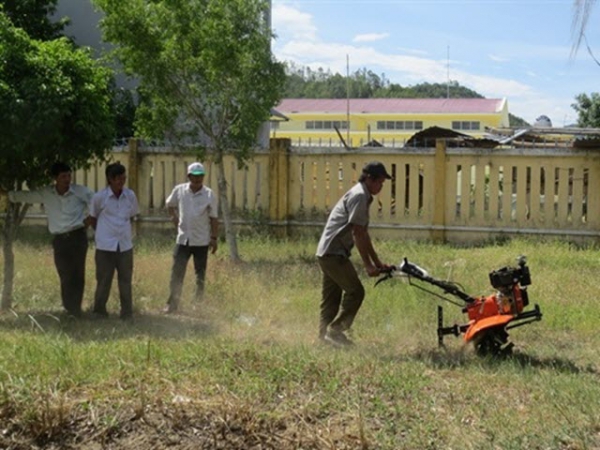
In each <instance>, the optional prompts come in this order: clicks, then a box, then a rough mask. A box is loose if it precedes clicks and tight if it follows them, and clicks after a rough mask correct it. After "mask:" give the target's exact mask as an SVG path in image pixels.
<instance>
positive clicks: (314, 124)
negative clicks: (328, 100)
mask: <svg viewBox="0 0 600 450" xmlns="http://www.w3.org/2000/svg"><path fill="white" fill-rule="evenodd" d="M304 126H305V127H306V129H307V130H333V129H334V128H337V129H338V130H347V129H348V121H346V120H307V121H306V122H304Z"/></svg>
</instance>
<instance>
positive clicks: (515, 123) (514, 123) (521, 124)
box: [508, 113, 531, 128]
mask: <svg viewBox="0 0 600 450" xmlns="http://www.w3.org/2000/svg"><path fill="white" fill-rule="evenodd" d="M508 122H509V126H510V127H511V128H527V127H530V126H531V124H530V123H529V122H527V121H526V120H525V119H523V118H521V117H518V116H515V115H514V114H511V113H508Z"/></svg>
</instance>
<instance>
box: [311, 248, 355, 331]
mask: <svg viewBox="0 0 600 450" xmlns="http://www.w3.org/2000/svg"><path fill="white" fill-rule="evenodd" d="M318 261H319V266H321V271H322V272H323V285H322V300H321V318H320V322H319V337H320V338H323V337H324V336H325V333H326V332H327V329H328V328H329V329H331V330H335V331H342V332H343V331H346V330H347V329H349V328H350V327H351V326H352V322H354V318H355V317H356V314H357V313H358V310H359V309H360V306H361V305H362V302H363V299H364V298H365V288H364V287H363V285H362V283H361V282H360V279H359V278H358V274H357V273H356V269H355V267H354V264H352V262H351V261H350V260H349V259H348V258H345V257H343V256H323V257H320V258H318Z"/></svg>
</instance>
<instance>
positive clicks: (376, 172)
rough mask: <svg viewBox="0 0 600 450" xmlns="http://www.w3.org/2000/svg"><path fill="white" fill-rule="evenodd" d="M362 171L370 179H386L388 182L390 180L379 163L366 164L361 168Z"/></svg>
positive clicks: (389, 176) (390, 177)
mask: <svg viewBox="0 0 600 450" xmlns="http://www.w3.org/2000/svg"><path fill="white" fill-rule="evenodd" d="M362 171H363V173H364V174H366V175H369V176H370V177H371V178H387V179H388V180H391V179H392V176H391V175H390V174H389V173H387V170H385V166H384V165H383V164H382V163H380V162H379V161H371V162H370V163H367V165H366V166H365V167H363V170H362Z"/></svg>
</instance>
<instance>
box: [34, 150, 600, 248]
mask: <svg viewBox="0 0 600 450" xmlns="http://www.w3.org/2000/svg"><path fill="white" fill-rule="evenodd" d="M111 160H113V161H116V160H119V161H120V162H122V163H123V164H124V165H125V166H127V168H128V183H129V186H130V187H131V188H133V189H134V190H135V191H136V193H137V195H138V199H139V202H140V207H141V211H142V215H141V218H140V222H141V224H142V225H144V226H145V225H148V226H156V225H160V224H161V223H163V222H164V223H166V219H167V215H166V211H165V207H164V204H165V199H166V197H167V196H168V195H169V193H170V191H171V189H172V188H173V186H174V185H175V184H177V183H181V182H184V181H185V180H186V167H187V165H188V164H189V163H190V162H192V161H194V160H195V158H194V156H193V155H190V154H184V153H181V152H179V151H175V150H173V149H167V148H158V147H146V146H144V145H143V144H141V143H138V142H137V141H135V140H132V141H131V142H130V143H129V145H128V146H125V147H122V148H114V149H113V152H112V154H111ZM371 160H380V161H382V162H383V163H384V164H385V165H386V167H387V169H388V172H390V173H391V174H392V175H393V177H394V179H393V180H391V181H387V182H386V183H385V185H384V187H383V190H382V192H381V193H380V194H379V195H378V196H377V198H376V199H375V201H374V204H373V205H372V207H371V230H372V232H373V233H374V234H375V235H379V236H381V237H387V238H392V239H393V238H397V239H403V238H412V239H433V240H436V241H449V242H462V243H475V242H481V241H485V240H489V239H497V238H499V237H509V236H515V235H537V236H557V237H559V238H564V239H568V240H578V241H585V242H590V241H596V240H598V238H599V237H600V220H599V219H600V215H599V214H598V211H599V208H600V149H597V150H596V149H587V150H573V149H571V148H559V147H556V148H540V149H535V148H500V149H498V148H497V149H477V148H468V149H466V148H447V147H446V145H445V141H444V140H438V141H437V143H436V146H435V147H432V148H393V149H392V148H385V147H384V148H381V147H378V148H360V149H354V150H346V149H343V148H331V147H324V148H321V147H313V146H310V147H297V146H292V145H291V142H290V141H289V140H287V139H272V140H271V147H270V149H269V150H265V151H259V152H258V153H256V154H255V156H254V158H253V159H252V160H251V161H250V162H249V163H248V165H247V166H246V167H245V168H242V169H239V168H238V166H237V163H236V161H235V160H234V159H233V158H232V157H226V158H225V159H224V161H223V164H224V168H225V174H226V178H227V181H228V188H227V189H228V192H227V196H228V199H229V202H230V206H231V209H232V211H233V212H234V214H235V216H236V219H237V223H244V222H247V221H248V218H249V217H252V218H254V220H255V219H256V218H257V217H260V218H261V220H262V222H261V223H264V224H265V225H266V226H270V227H272V228H273V229H274V230H277V231H278V233H279V234H282V233H283V234H294V233H297V232H301V231H306V230H311V229H312V230H315V232H317V231H320V228H321V227H322V226H323V224H324V221H325V219H326V217H327V214H328V212H329V211H330V210H331V208H332V207H333V205H334V204H335V202H336V201H337V200H338V199H339V197H340V196H341V195H342V194H343V193H344V192H345V191H346V190H347V189H349V188H350V187H351V186H352V185H353V184H354V183H356V181H357V180H358V177H359V175H360V171H361V168H362V166H363V165H364V164H365V163H366V162H368V161H371ZM204 164H205V166H206V168H207V176H206V178H205V184H207V185H208V186H211V187H213V188H214V189H215V190H216V188H217V179H216V170H214V169H213V167H212V163H211V162H210V161H204ZM104 167H105V166H104V164H98V165H95V166H93V167H92V168H91V169H89V170H86V171H83V170H80V171H77V172H76V174H75V180H76V182H78V183H82V184H86V185H88V186H89V187H91V188H92V189H94V190H98V189H100V188H102V187H104V185H105V178H104ZM35 212H36V211H35V210H33V211H32V214H35ZM38 213H39V211H38Z"/></svg>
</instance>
